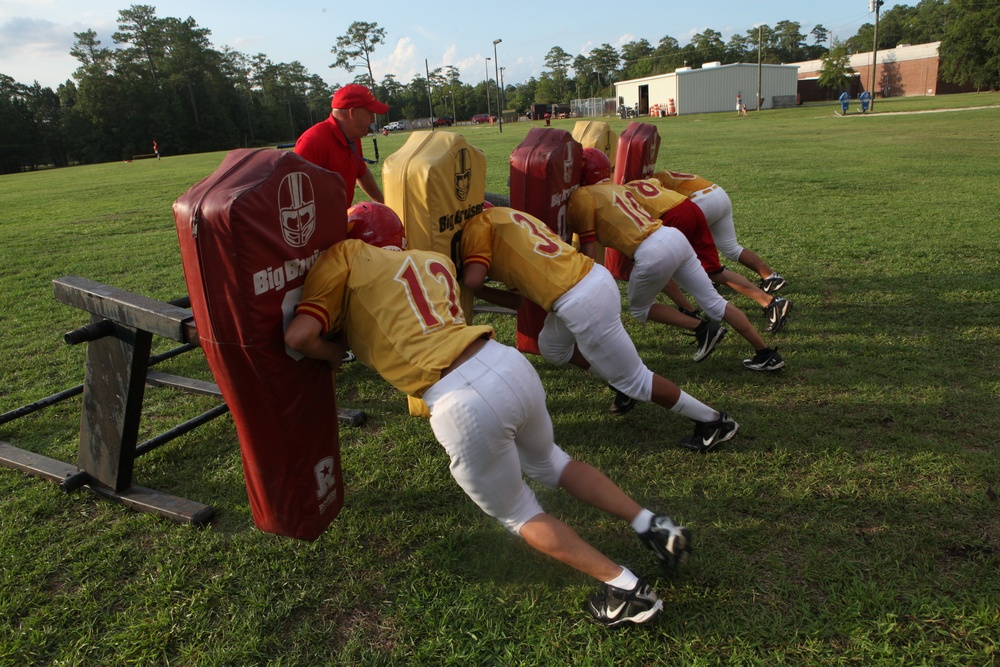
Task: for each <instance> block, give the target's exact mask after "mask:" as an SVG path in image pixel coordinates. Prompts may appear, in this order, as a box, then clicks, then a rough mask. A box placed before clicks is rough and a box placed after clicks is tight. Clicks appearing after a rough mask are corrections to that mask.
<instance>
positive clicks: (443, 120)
mask: <svg viewBox="0 0 1000 667" xmlns="http://www.w3.org/2000/svg"><path fill="white" fill-rule="evenodd" d="M454 124H455V119H454V118H452V117H451V116H438V117H437V118H435V119H434V127H451V126H452V125H454Z"/></svg>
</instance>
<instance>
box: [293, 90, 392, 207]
mask: <svg viewBox="0 0 1000 667" xmlns="http://www.w3.org/2000/svg"><path fill="white" fill-rule="evenodd" d="M330 107H331V112H330V117H329V118H327V119H326V120H323V121H320V122H319V123H316V124H315V125H313V126H312V127H310V128H309V129H308V130H306V131H305V132H303V133H302V136H300V137H299V140H298V141H297V142H295V152H296V153H297V154H299V155H301V156H302V157H304V158H305V159H307V160H309V161H310V162H312V163H313V164H316V165H319V166H320V167H323V168H324V169H326V170H328V171H335V172H337V173H338V174H340V175H341V176H342V177H343V178H344V183H345V185H346V190H345V192H347V197H348V205H350V204H351V203H352V202H353V201H354V187H355V185H360V186H361V189H362V190H363V191H364V193H365V194H366V195H368V197H369V198H370V199H371V200H372V201H376V202H378V203H380V204H381V203H383V202H384V201H385V198H384V197H383V195H382V190H381V189H380V188H379V186H378V183H377V182H375V177H374V176H373V175H372V173H371V171H369V170H368V165H367V164H366V163H365V160H364V157H363V155H364V154H363V153H362V152H361V138H362V137H364V136H367V135H368V133H369V132H370V131H371V126H372V123H374V122H375V115H376V114H381V113H386V112H387V111H389V105H388V104H383V103H382V102H379V101H378V100H376V99H375V95H374V94H372V91H370V90H369V89H367V88H365V87H364V86H362V85H359V84H356V83H351V84H348V85H346V86H344V87H343V88H340V89H339V90H338V91H337V92H336V93H335V94H334V96H333V99H332V100H331V101H330Z"/></svg>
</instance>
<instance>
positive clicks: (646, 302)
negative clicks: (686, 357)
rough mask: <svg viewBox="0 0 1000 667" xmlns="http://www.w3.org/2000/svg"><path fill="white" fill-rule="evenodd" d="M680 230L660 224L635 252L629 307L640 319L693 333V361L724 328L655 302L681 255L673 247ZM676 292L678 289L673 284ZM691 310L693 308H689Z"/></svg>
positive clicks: (704, 355)
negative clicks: (694, 346) (694, 348)
mask: <svg viewBox="0 0 1000 667" xmlns="http://www.w3.org/2000/svg"><path fill="white" fill-rule="evenodd" d="M680 238H681V235H680V233H679V232H678V231H677V230H675V229H671V228H670V227H661V228H660V229H658V230H656V231H655V232H653V234H651V235H650V236H649V237H648V238H646V239H645V240H644V241H643V242H642V244H640V246H639V248H638V249H637V250H636V252H635V266H634V267H633V268H632V274H631V276H630V277H629V283H628V301H629V310H630V311H631V313H632V316H633V317H635V318H636V319H637V320H639V321H640V322H644V321H646V320H647V319H650V320H653V321H654V322H659V323H661V324H666V325H669V326H677V327H680V328H683V329H687V330H688V331H693V332H694V334H695V344H696V345H697V347H698V350H697V351H696V352H695V355H694V360H695V361H702V360H703V359H706V358H707V357H708V355H709V354H711V353H712V350H714V349H715V346H716V345H717V344H718V343H719V341H721V340H722V337H723V336H724V335H725V333H726V331H725V328H724V327H721V326H720V325H718V324H717V323H715V322H712V321H702V320H701V319H699V318H697V317H693V316H692V315H689V314H686V313H682V312H680V311H679V310H677V309H675V308H671V307H669V306H667V305H664V304H660V303H655V300H656V296H657V294H659V293H660V292H661V291H663V289H664V287H663V285H665V284H667V285H669V284H671V283H672V284H674V285H675V286H676V282H675V281H674V280H673V275H674V273H675V271H676V270H677V265H678V264H679V263H680V262H681V261H683V259H684V258H685V256H686V255H685V254H684V252H682V250H683V248H678V247H676V246H677V245H678V243H676V241H677V240H678V239H680ZM677 290H678V291H680V288H679V287H677ZM692 310H693V307H692Z"/></svg>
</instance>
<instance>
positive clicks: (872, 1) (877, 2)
mask: <svg viewBox="0 0 1000 667" xmlns="http://www.w3.org/2000/svg"><path fill="white" fill-rule="evenodd" d="M881 6H882V0H868V11H870V12H872V11H873V12H875V39H874V43H873V44H872V85H871V94H872V101H871V109H872V111H875V71H876V70H877V69H878V10H879V8H880V7H881Z"/></svg>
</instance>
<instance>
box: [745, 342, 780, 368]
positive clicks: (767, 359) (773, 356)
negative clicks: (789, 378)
mask: <svg viewBox="0 0 1000 667" xmlns="http://www.w3.org/2000/svg"><path fill="white" fill-rule="evenodd" d="M743 367H744V368H749V369H750V370H752V371H776V370H779V369H782V368H784V367H785V360H784V359H782V358H781V355H780V354H778V348H773V349H772V348H770V347H767V348H764V349H763V350H760V351H759V352H757V354H755V355H753V359H744V360H743Z"/></svg>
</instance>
